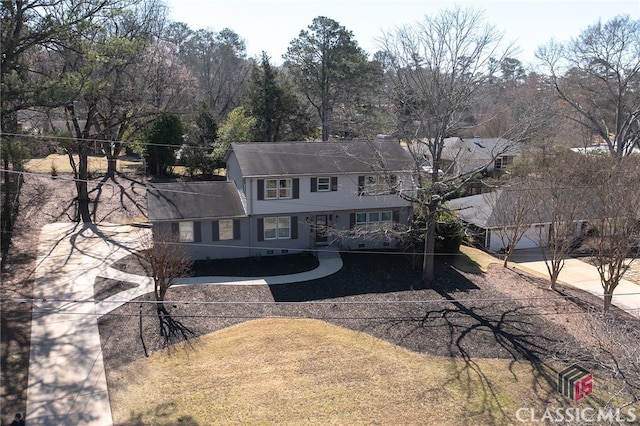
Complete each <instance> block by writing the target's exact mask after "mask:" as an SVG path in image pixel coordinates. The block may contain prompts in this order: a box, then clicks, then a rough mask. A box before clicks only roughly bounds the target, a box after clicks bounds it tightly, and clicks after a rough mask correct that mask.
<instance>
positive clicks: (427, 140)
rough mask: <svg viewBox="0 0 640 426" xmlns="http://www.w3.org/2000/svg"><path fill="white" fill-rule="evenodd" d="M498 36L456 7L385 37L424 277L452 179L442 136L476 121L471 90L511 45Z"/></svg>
mask: <svg viewBox="0 0 640 426" xmlns="http://www.w3.org/2000/svg"><path fill="white" fill-rule="evenodd" d="M501 41H502V35H501V34H500V33H499V32H498V31H496V30H495V28H492V27H491V26H488V25H484V24H483V22H482V14H481V13H479V12H474V11H471V10H462V9H458V8H457V9H454V10H447V11H444V12H442V13H441V14H440V15H437V16H433V17H428V16H427V17H425V18H424V20H423V21H422V23H420V24H418V25H416V26H414V27H411V26H404V27H400V28H398V29H397V30H395V31H394V32H392V33H387V34H385V35H384V38H383V39H382V40H381V44H382V49H383V51H384V57H385V58H387V60H386V65H385V68H386V71H387V78H388V82H389V97H390V102H391V104H392V105H393V106H394V108H395V110H396V116H397V125H398V134H399V137H400V138H401V139H403V140H404V141H406V143H407V146H408V148H409V150H410V152H411V154H412V155H413V157H414V159H415V160H416V164H415V170H414V174H415V184H416V186H417V188H418V190H417V192H416V195H415V196H413V197H412V201H413V202H415V203H417V204H419V205H421V206H423V207H424V209H425V212H426V238H425V246H424V254H425V256H424V262H423V268H422V270H423V279H424V280H425V281H427V282H431V281H433V278H434V245H435V227H436V221H437V217H438V214H439V212H440V210H441V208H442V205H443V202H444V200H445V199H446V197H447V194H448V193H449V192H450V191H451V185H450V184H451V183H453V180H449V181H447V179H445V178H443V177H442V176H441V174H440V173H439V171H440V170H441V169H443V168H444V166H443V164H442V153H443V149H444V140H445V138H447V137H449V136H452V135H456V134H457V133H458V132H459V131H460V130H461V129H463V128H465V127H468V126H470V125H471V124H472V121H473V120H472V117H471V114H470V109H471V106H472V104H473V101H474V98H475V97H476V96H477V95H478V92H479V91H480V90H481V89H480V88H482V87H483V86H484V85H485V84H486V83H487V82H489V81H490V77H491V76H492V75H493V74H495V73H496V72H497V70H498V69H499V67H500V65H499V64H500V62H501V60H502V58H504V57H505V55H506V54H507V53H508V49H506V50H505V51H503V52H501V51H499V49H500V43H501ZM424 154H428V156H429V157H430V160H431V166H432V169H431V173H429V174H424V173H423V170H422V169H421V165H422V158H423V157H424ZM456 184H459V180H458V179H456Z"/></svg>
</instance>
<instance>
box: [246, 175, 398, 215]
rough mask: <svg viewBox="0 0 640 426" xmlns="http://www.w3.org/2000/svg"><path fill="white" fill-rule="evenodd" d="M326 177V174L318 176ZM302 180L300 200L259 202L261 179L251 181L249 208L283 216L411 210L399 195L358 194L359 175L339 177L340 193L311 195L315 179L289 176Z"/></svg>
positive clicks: (300, 182) (264, 213) (248, 182)
mask: <svg viewBox="0 0 640 426" xmlns="http://www.w3.org/2000/svg"><path fill="white" fill-rule="evenodd" d="M318 176H324V175H318ZM287 178H298V179H299V185H300V187H299V188H300V191H299V198H297V199H278V200H258V199H257V194H258V180H259V179H256V178H251V179H247V185H250V187H251V188H250V189H248V190H247V198H249V197H250V198H251V199H250V200H249V199H248V200H247V201H248V206H249V208H250V209H251V210H252V211H249V212H248V213H249V214H250V215H271V214H281V213H287V214H289V213H304V212H310V211H316V212H320V211H327V212H332V211H337V210H366V209H384V208H394V207H395V208H400V207H408V206H410V203H409V202H408V201H405V200H403V199H401V198H400V197H399V196H398V195H397V194H386V195H361V196H359V195H358V175H355V174H354V175H340V176H338V190H337V191H326V192H311V176H301V177H296V176H287Z"/></svg>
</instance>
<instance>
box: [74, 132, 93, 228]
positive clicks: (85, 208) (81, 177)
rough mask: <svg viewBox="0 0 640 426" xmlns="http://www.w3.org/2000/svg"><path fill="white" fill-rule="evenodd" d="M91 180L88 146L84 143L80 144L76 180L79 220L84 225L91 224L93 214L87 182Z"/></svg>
mask: <svg viewBox="0 0 640 426" xmlns="http://www.w3.org/2000/svg"><path fill="white" fill-rule="evenodd" d="M88 178H89V157H88V155H87V146H86V144H85V143H84V142H80V143H78V177H77V179H76V190H77V192H78V220H79V221H82V222H84V223H91V213H90V211H89V191H88V189H87V186H88V185H87V180H88Z"/></svg>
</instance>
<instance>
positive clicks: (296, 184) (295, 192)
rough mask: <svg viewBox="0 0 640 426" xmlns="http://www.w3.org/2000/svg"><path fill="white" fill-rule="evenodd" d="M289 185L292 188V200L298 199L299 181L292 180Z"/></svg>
mask: <svg viewBox="0 0 640 426" xmlns="http://www.w3.org/2000/svg"><path fill="white" fill-rule="evenodd" d="M291 184H292V186H293V188H292V190H291V192H292V198H300V179H297V178H296V179H292V180H291Z"/></svg>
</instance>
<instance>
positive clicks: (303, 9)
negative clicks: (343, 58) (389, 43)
mask: <svg viewBox="0 0 640 426" xmlns="http://www.w3.org/2000/svg"><path fill="white" fill-rule="evenodd" d="M166 2H167V4H168V6H169V10H170V19H171V20H172V21H175V22H184V23H186V24H188V25H189V27H190V28H191V29H194V30H197V29H210V30H213V31H216V32H217V31H220V30H222V29H223V28H230V29H232V30H233V31H235V32H236V33H237V34H238V35H239V36H240V37H241V38H243V39H244V40H245V42H246V46H247V54H248V55H249V56H252V57H254V56H255V57H259V56H261V52H262V51H266V52H267V55H269V57H270V58H271V63H272V64H275V65H280V64H282V55H283V54H284V53H286V51H287V48H288V47H289V44H290V42H291V41H292V40H293V39H295V38H297V37H298V35H299V34H300V31H301V30H305V29H307V27H308V26H309V25H310V24H311V22H312V21H313V19H314V18H316V17H318V16H326V17H328V18H331V19H333V20H335V21H337V22H338V23H339V24H340V25H342V26H344V27H345V28H346V29H348V30H350V31H351V32H352V33H353V35H354V39H355V40H356V41H357V42H358V45H359V46H360V47H362V48H363V49H364V50H365V51H366V52H367V53H369V55H370V57H371V56H372V55H373V53H375V52H376V51H378V50H380V49H379V44H378V42H377V41H376V39H377V38H380V37H381V36H382V35H383V33H384V32H388V31H393V29H394V28H396V27H398V26H403V25H412V24H415V23H416V22H418V21H419V20H421V18H423V17H424V16H425V15H434V14H437V13H438V12H439V11H441V10H443V9H447V8H452V7H455V6H459V7H463V8H466V7H470V8H473V9H477V10H480V11H483V13H484V16H485V22H486V23H487V24H490V25H493V26H494V27H495V28H496V29H497V30H498V31H500V32H502V33H503V34H504V40H505V41H507V42H513V43H515V45H516V46H517V47H518V48H519V51H518V54H516V55H512V56H515V57H517V58H518V59H520V61H521V62H522V63H523V64H525V65H533V64H534V62H535V56H534V53H535V50H536V49H537V47H538V46H540V45H543V44H546V43H547V42H549V41H550V40H552V39H553V40H555V41H558V42H565V41H568V40H570V39H571V38H573V37H576V36H578V35H579V34H580V33H581V32H582V31H583V30H585V29H586V28H587V27H588V26H590V25H592V24H595V23H596V22H598V20H602V21H603V22H606V21H608V20H609V19H611V18H612V17H614V16H617V15H623V14H626V15H630V16H631V17H632V18H633V19H640V0H625V1H617V0H611V1H607V0H598V1H595V0H555V1H544V0H543V1H531V0H484V1H480V0H475V1H472V0H468V1H457V2H454V1H436V0H422V1H419V0H325V1H317V0H166Z"/></svg>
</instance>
